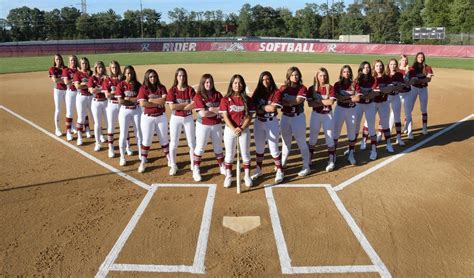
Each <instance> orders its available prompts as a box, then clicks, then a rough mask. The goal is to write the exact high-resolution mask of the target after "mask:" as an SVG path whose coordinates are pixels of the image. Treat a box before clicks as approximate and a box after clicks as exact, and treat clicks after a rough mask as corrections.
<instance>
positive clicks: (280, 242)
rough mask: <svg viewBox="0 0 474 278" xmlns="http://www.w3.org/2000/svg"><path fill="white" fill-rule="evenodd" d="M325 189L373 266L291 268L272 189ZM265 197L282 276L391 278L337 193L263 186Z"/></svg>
mask: <svg viewBox="0 0 474 278" xmlns="http://www.w3.org/2000/svg"><path fill="white" fill-rule="evenodd" d="M299 187H301V188H325V189H326V190H327V191H328V193H329V195H330V196H331V199H332V200H333V202H334V203H335V205H336V207H337V209H338V210H339V212H340V213H341V215H342V216H343V218H344V220H345V221H346V223H347V225H349V227H350V229H351V231H352V232H353V234H354V236H355V237H356V238H357V240H358V241H359V243H360V245H361V246H362V248H363V249H364V251H365V252H366V253H367V255H368V256H369V258H370V260H371V262H372V263H373V264H374V265H342V266H304V267H293V266H291V258H290V255H289V253H288V247H287V245H286V241H285V237H284V235H283V230H282V226H281V222H280V217H279V215H278V209H277V205H276V202H275V198H274V195H273V188H299ZM265 195H266V198H267V203H268V207H269V212H270V220H271V223H272V228H273V232H274V235H275V241H276V244H277V251H278V256H279V258H280V266H281V271H282V273H283V274H303V273H307V274H308V273H349V272H378V273H379V274H380V275H381V276H382V277H391V274H390V272H389V271H388V269H387V268H386V266H385V264H384V263H383V262H382V260H381V259H380V257H379V256H378V255H377V253H376V252H375V250H374V249H373V248H372V246H371V245H370V243H369V241H368V240H367V238H366V237H365V235H364V234H363V233H362V230H361V229H360V228H359V227H358V226H357V224H356V223H355V221H354V219H353V218H352V216H351V215H350V213H349V212H348V211H347V209H346V208H345V206H344V205H343V203H342V201H341V200H340V199H339V197H338V196H337V193H336V192H335V191H334V189H333V188H332V187H331V185H328V184H300V185H296V184H280V185H276V186H265Z"/></svg>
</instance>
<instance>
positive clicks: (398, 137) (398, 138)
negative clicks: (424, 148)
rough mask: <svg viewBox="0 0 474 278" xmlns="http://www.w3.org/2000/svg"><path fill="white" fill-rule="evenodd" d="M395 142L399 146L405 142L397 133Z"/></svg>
mask: <svg viewBox="0 0 474 278" xmlns="http://www.w3.org/2000/svg"><path fill="white" fill-rule="evenodd" d="M396 143H397V144H398V145H399V146H405V142H403V140H402V137H401V136H400V134H398V135H397V141H396Z"/></svg>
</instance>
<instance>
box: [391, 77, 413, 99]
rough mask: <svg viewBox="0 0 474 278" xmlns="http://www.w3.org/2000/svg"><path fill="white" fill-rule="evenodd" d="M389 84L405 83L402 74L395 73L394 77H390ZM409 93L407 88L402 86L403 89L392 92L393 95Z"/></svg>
mask: <svg viewBox="0 0 474 278" xmlns="http://www.w3.org/2000/svg"><path fill="white" fill-rule="evenodd" d="M390 82H391V83H392V84H396V83H405V78H404V77H403V73H401V72H399V71H397V72H396V73H395V74H394V75H392V76H390ZM409 91H410V87H409V86H403V88H402V89H401V90H400V91H397V92H394V94H396V93H406V92H409Z"/></svg>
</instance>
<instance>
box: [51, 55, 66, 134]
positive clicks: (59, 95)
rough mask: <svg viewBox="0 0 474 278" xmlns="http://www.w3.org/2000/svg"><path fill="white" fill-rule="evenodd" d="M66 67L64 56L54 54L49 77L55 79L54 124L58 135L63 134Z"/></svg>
mask: <svg viewBox="0 0 474 278" xmlns="http://www.w3.org/2000/svg"><path fill="white" fill-rule="evenodd" d="M63 69H64V61H63V57H62V56H61V55H60V54H56V55H54V59H53V66H52V67H50V68H49V71H48V72H49V78H50V79H51V81H53V84H54V86H53V97H54V126H55V128H56V130H55V134H56V136H61V135H63V133H62V132H61V128H60V127H59V121H60V120H59V118H60V116H59V114H61V105H62V104H64V102H65V95H66V84H64V81H63V79H62V78H61V76H62V72H63Z"/></svg>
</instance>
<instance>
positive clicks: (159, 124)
mask: <svg viewBox="0 0 474 278" xmlns="http://www.w3.org/2000/svg"><path fill="white" fill-rule="evenodd" d="M140 127H141V129H142V136H143V139H142V145H143V146H146V147H150V146H151V142H152V141H153V135H154V134H155V132H156V135H157V136H158V140H159V141H160V145H161V146H166V145H168V144H169V138H168V119H167V118H166V114H163V115H161V116H157V117H152V116H148V115H146V114H142V117H141V125H140Z"/></svg>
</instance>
